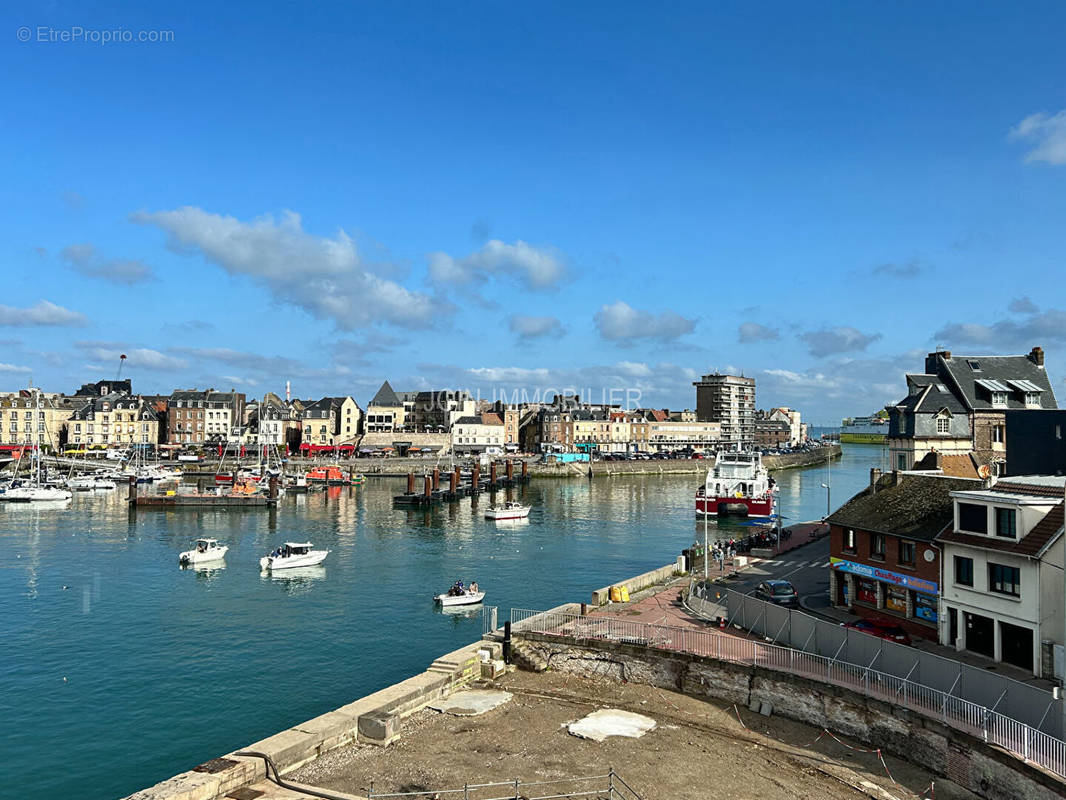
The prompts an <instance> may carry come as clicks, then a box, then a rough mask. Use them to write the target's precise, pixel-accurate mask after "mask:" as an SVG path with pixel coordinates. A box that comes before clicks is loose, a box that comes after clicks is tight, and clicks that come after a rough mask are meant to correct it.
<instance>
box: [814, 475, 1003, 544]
mask: <svg viewBox="0 0 1066 800" xmlns="http://www.w3.org/2000/svg"><path fill="white" fill-rule="evenodd" d="M897 478H898V482H897ZM982 485H983V484H982V483H981V482H980V481H974V480H967V479H965V478H946V477H942V476H937V475H911V474H907V473H899V474H897V473H892V474H888V475H884V476H882V477H881V479H880V480H879V481H878V482H877V485H876V487H875V486H867V487H866V488H865V489H863V490H862V491H861V492H859V493H858V494H857V495H855V496H854V497H852V498H851V499H850V500H849V501H848V502H846V503H845V504H844V505H842V506H841V507H840V508H838V509H837V510H836V511H834V512H833V513H832V514H831V515H830V516H829V518H828V520H827V521H828V522H830V523H832V524H834V525H841V526H843V527H846V528H859V529H861V530H864V531H873V532H875V533H884V534H888V535H890V536H902V537H904V538H907V539H920V540H923V541H931V540H932V539H933V538H934V537H936V535H937V534H938V533H940V532H941V531H943V530H944V529H945V528H946V527H948V526H949V525H951V523H952V522H953V520H954V511H955V509H954V501H953V500H952V498H951V493H952V492H956V491H965V490H967V489H970V490H973V489H980V488H981V487H982Z"/></svg>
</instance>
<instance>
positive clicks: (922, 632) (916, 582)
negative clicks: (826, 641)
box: [827, 469, 983, 641]
mask: <svg viewBox="0 0 1066 800" xmlns="http://www.w3.org/2000/svg"><path fill="white" fill-rule="evenodd" d="M982 485H983V484H982V482H981V481H977V480H969V479H965V478H952V477H946V476H943V475H922V474H917V473H900V472H892V473H888V474H885V475H881V474H880V470H876V469H874V470H871V481H870V486H868V487H867V488H865V489H863V490H862V491H861V492H859V493H858V494H857V495H855V496H854V497H852V498H851V499H850V500H849V501H848V502H847V503H845V504H844V505H843V506H841V507H840V508H839V509H837V510H836V511H835V512H834V513H833V514H831V515H830V516H829V518H828V520H827V521H828V522H829V535H830V545H829V552H830V572H829V596H830V602H831V603H833V605H835V606H839V607H843V608H847V609H848V610H850V611H851V612H852V613H853V614H856V615H858V616H860V617H864V618H866V619H871V620H876V621H881V622H886V621H891V622H892V623H895V624H898V625H900V626H901V627H903V629H904V630H906V631H907V632H908V633H909V634H911V636H919V637H921V638H924V639H931V640H933V641H936V640H938V639H939V638H940V629H939V626H940V612H939V609H940V593H941V578H940V569H941V555H940V547H939V545H937V544H936V543H935V542H934V539H935V538H936V536H937V535H938V534H940V533H941V532H943V531H945V530H947V529H950V527H951V525H952V521H953V519H954V503H953V500H952V496H951V493H952V492H953V491H958V490H964V489H975V488H977V489H979V488H981V487H982Z"/></svg>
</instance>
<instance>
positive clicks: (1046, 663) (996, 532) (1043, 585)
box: [937, 476, 1066, 678]
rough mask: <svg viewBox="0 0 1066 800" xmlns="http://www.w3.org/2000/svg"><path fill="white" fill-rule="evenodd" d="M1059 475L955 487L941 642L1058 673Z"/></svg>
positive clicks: (944, 541) (945, 536)
mask: <svg viewBox="0 0 1066 800" xmlns="http://www.w3.org/2000/svg"><path fill="white" fill-rule="evenodd" d="M1064 483H1066V478H1063V477H1060V476H1014V477H1010V478H1006V479H1003V480H1000V481H998V482H997V483H996V484H995V485H994V486H992V487H991V488H987V489H986V488H984V487H982V486H977V487H975V488H972V489H964V490H959V491H954V492H952V499H953V502H954V509H953V517H952V520H951V524H950V525H949V526H948V528H947V530H945V531H943V532H942V533H941V534H940V535H939V536H938V537H937V543H938V544H939V545H940V547H941V548H942V549H943V572H944V580H943V593H942V603H941V605H942V607H943V616H944V617H945V619H944V620H943V624H942V625H941V639H940V641H941V643H942V644H947V645H953V646H954V647H956V648H957V649H959V650H968V651H971V652H974V653H980V654H981V655H983V656H987V657H988V658H991V659H993V660H995V661H1003V662H1006V663H1008V664H1013V665H1014V666H1016V667H1021V668H1022V669H1027V670H1030V671H1031V672H1032V673H1033V674H1034V675H1043V676H1044V677H1047V678H1051V677H1052V675H1053V665H1052V661H1053V659H1052V654H1053V651H1054V648H1056V647H1058V648H1060V649H1061V645H1062V643H1063V611H1064V609H1063V574H1062V569H1063V536H1062V529H1063V490H1064Z"/></svg>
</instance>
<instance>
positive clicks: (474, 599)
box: [433, 592, 485, 608]
mask: <svg viewBox="0 0 1066 800" xmlns="http://www.w3.org/2000/svg"><path fill="white" fill-rule="evenodd" d="M433 599H434V600H435V601H436V602H437V603H438V604H440V605H442V606H444V607H445V608H451V607H452V606H473V605H477V604H478V603H480V602H481V601H482V600H484V599H485V593H484V592H467V593H466V594H460V595H449V594H438V595H437V596H436V597H434V598H433Z"/></svg>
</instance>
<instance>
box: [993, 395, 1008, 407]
mask: <svg viewBox="0 0 1066 800" xmlns="http://www.w3.org/2000/svg"><path fill="white" fill-rule="evenodd" d="M992 405H994V406H1005V405H1007V393H1006V392H992Z"/></svg>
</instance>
